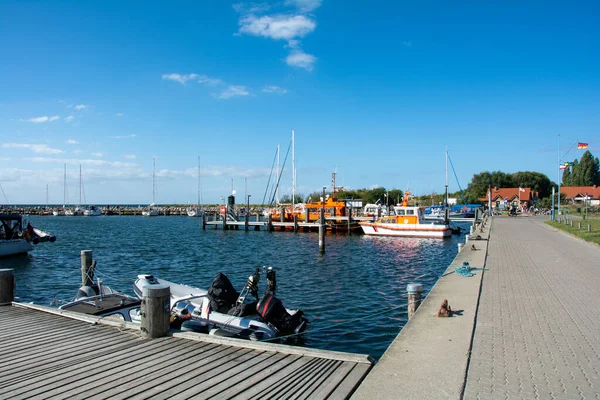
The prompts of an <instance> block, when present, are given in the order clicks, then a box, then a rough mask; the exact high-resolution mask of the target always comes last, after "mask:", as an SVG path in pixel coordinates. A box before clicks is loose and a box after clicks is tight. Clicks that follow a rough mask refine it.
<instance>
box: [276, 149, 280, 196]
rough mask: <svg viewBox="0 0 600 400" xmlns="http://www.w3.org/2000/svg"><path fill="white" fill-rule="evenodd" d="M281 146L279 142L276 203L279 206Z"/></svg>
mask: <svg viewBox="0 0 600 400" xmlns="http://www.w3.org/2000/svg"><path fill="white" fill-rule="evenodd" d="M280 150H281V146H280V145H279V144H277V186H275V204H276V205H277V206H279V179H280V178H281V166H280V164H279V151H280Z"/></svg>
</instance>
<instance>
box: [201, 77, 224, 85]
mask: <svg viewBox="0 0 600 400" xmlns="http://www.w3.org/2000/svg"><path fill="white" fill-rule="evenodd" d="M198 83H203V84H205V85H213V86H216V85H220V84H222V83H225V82H223V81H222V80H221V79H219V78H211V77H210V76H206V75H199V76H198Z"/></svg>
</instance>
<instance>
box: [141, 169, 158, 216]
mask: <svg viewBox="0 0 600 400" xmlns="http://www.w3.org/2000/svg"><path fill="white" fill-rule="evenodd" d="M155 170H156V160H155V159H154V158H153V159H152V204H150V205H149V206H148V207H146V208H144V209H143V210H142V216H144V217H156V216H157V215H158V209H157V208H155V205H156V173H155Z"/></svg>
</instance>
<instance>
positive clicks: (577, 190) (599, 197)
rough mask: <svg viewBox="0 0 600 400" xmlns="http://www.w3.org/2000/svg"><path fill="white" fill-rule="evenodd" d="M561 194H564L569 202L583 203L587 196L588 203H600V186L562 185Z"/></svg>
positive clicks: (595, 204)
mask: <svg viewBox="0 0 600 400" xmlns="http://www.w3.org/2000/svg"><path fill="white" fill-rule="evenodd" d="M560 194H561V195H562V194H564V195H565V197H566V200H567V203H573V204H583V203H584V201H585V199H586V197H587V199H588V204H589V205H593V206H597V205H600V186H598V185H594V186H561V187H560Z"/></svg>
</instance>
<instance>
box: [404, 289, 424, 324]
mask: <svg viewBox="0 0 600 400" xmlns="http://www.w3.org/2000/svg"><path fill="white" fill-rule="evenodd" d="M406 291H407V292H408V319H411V318H412V316H413V315H414V314H415V312H416V311H417V308H419V306H420V305H421V292H422V291H423V285H421V284H420V283H410V284H408V285H407V286H406Z"/></svg>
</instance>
